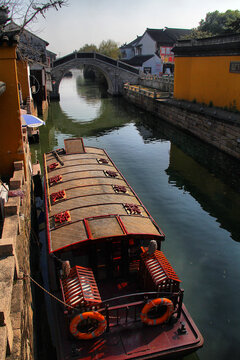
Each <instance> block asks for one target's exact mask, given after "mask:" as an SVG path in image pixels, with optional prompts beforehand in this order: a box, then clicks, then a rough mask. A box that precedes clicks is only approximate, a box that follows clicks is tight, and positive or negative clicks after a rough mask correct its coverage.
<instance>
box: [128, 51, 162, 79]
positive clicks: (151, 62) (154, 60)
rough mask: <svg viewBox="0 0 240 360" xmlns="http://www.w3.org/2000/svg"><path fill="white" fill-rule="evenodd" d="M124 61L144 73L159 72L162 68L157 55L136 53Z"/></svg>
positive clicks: (153, 73)
mask: <svg viewBox="0 0 240 360" xmlns="http://www.w3.org/2000/svg"><path fill="white" fill-rule="evenodd" d="M122 61H123V60H122ZM124 62H125V63H127V64H129V65H132V66H134V67H136V68H138V69H139V70H140V71H141V72H143V73H144V74H152V75H155V74H159V73H161V72H162V68H163V66H162V64H161V62H160V59H159V57H158V56H157V55H136V56H134V57H132V58H131V59H129V60H124Z"/></svg>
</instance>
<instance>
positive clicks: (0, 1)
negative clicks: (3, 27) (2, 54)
mask: <svg viewBox="0 0 240 360" xmlns="http://www.w3.org/2000/svg"><path fill="white" fill-rule="evenodd" d="M66 5H68V0H48V1H34V0H0V8H2V9H3V8H5V9H7V11H8V13H9V15H10V19H12V20H14V21H15V22H17V23H18V24H19V25H20V28H21V29H24V28H25V27H26V26H27V25H28V24H29V23H31V22H32V21H34V20H35V19H36V18H37V16H38V15H39V14H40V15H42V16H43V17H45V14H46V12H47V11H48V10H49V9H51V8H54V9H55V10H59V9H60V8H61V7H62V6H66Z"/></svg>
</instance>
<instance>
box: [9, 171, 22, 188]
mask: <svg viewBox="0 0 240 360" xmlns="http://www.w3.org/2000/svg"><path fill="white" fill-rule="evenodd" d="M23 184H24V171H23V169H21V170H15V171H14V173H13V177H12V178H11V179H10V181H9V187H10V190H17V189H21V187H22V185H23Z"/></svg>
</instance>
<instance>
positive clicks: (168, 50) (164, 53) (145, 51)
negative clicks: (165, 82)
mask: <svg viewBox="0 0 240 360" xmlns="http://www.w3.org/2000/svg"><path fill="white" fill-rule="evenodd" d="M189 32H190V30H188V29H172V28H164V29H149V28H147V29H146V31H145V32H144V34H143V35H142V36H139V37H137V38H136V39H135V40H133V41H132V42H130V43H129V44H125V45H123V46H121V47H120V51H121V55H122V58H121V60H122V61H124V62H127V63H128V64H131V65H133V66H136V67H139V61H140V57H141V56H150V55H152V66H151V65H150V66H147V64H145V63H144V58H142V60H141V61H143V62H142V64H143V66H141V70H142V71H143V72H146V70H144V68H147V67H148V68H149V67H150V68H151V69H148V72H149V73H151V74H153V75H161V74H162V73H163V72H164V70H165V69H167V68H169V69H171V71H172V69H173V65H174V54H173V52H172V48H173V46H174V44H175V43H176V42H177V40H178V39H180V38H181V37H182V36H184V35H187V34H188V33H189ZM153 56H154V58H153ZM156 56H157V57H156ZM134 58H135V60H136V61H135V60H134ZM130 60H131V61H130ZM129 61H130V62H129ZM150 63H151V62H149V64H150ZM149 64H148V65H149ZM164 64H165V66H164Z"/></svg>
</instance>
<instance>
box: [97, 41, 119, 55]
mask: <svg viewBox="0 0 240 360" xmlns="http://www.w3.org/2000/svg"><path fill="white" fill-rule="evenodd" d="M98 52H99V53H100V54H103V55H106V56H109V57H111V58H113V59H119V57H120V50H119V47H118V44H117V43H116V42H115V41H113V40H107V41H104V40H103V41H102V42H101V43H100V45H99V48H98Z"/></svg>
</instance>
